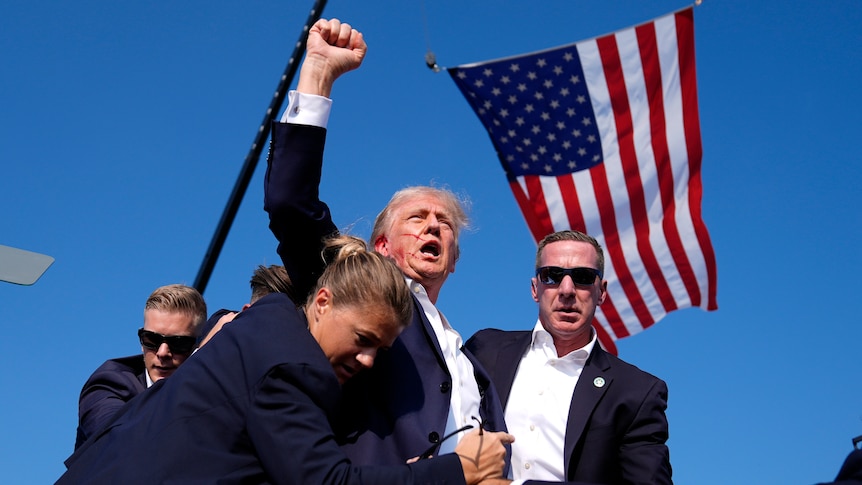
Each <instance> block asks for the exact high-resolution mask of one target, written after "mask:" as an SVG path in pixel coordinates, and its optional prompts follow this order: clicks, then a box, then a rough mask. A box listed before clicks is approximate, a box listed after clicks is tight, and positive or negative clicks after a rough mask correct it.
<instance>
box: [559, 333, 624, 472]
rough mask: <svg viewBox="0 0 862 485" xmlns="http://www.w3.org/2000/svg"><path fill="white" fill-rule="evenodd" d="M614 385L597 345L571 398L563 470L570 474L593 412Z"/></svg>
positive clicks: (602, 351) (604, 358)
mask: <svg viewBox="0 0 862 485" xmlns="http://www.w3.org/2000/svg"><path fill="white" fill-rule="evenodd" d="M611 382H613V375H612V374H611V372H610V361H609V360H608V358H607V354H605V351H604V350H602V349H601V348H600V347H599V346H598V345H596V346H595V347H594V348H593V351H592V352H591V353H590V358H589V359H587V363H586V365H584V370H583V372H581V376H580V377H579V378H578V384H577V386H575V392H574V393H573V394H572V403H571V405H570V406H569V420H568V422H567V424H566V444H565V454H564V456H563V458H564V463H563V465H564V470H569V465H570V460H571V457H572V455H573V454H574V451H575V446H576V445H577V444H578V441H580V439H581V436H582V435H583V433H584V429H585V428H586V425H587V421H588V420H589V419H590V416H592V414H593V410H594V409H595V408H596V405H597V404H598V403H599V401H600V400H601V398H602V396H604V394H605V392H606V391H607V390H608V388H609V387H610V385H611Z"/></svg>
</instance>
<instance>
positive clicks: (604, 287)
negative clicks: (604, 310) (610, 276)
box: [597, 280, 608, 305]
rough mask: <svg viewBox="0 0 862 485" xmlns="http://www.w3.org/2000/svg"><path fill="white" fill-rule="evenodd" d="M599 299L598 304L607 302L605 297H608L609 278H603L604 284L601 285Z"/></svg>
mask: <svg viewBox="0 0 862 485" xmlns="http://www.w3.org/2000/svg"><path fill="white" fill-rule="evenodd" d="M599 291H600V293H599V301H598V302H597V304H598V305H601V304H602V303H604V302H605V299H606V298H607V297H608V282H607V280H602V285H601V286H600V287H599Z"/></svg>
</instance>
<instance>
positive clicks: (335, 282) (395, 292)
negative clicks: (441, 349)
mask: <svg viewBox="0 0 862 485" xmlns="http://www.w3.org/2000/svg"><path fill="white" fill-rule="evenodd" d="M321 254H322V257H323V260H324V262H325V264H326V269H324V271H323V274H322V275H321V276H320V278H319V279H318V280H317V286H316V287H315V289H314V291H312V292H311V296H309V302H310V301H312V298H314V295H315V294H317V292H318V291H319V290H320V289H321V288H323V287H326V288H328V289H329V291H330V292H331V293H332V300H333V304H334V305H336V306H341V305H353V306H365V305H378V306H386V307H388V308H389V309H390V310H391V311H392V313H393V315H394V316H395V317H396V318H397V319H398V321H399V322H401V324H402V325H407V324H408V323H409V322H410V320H411V319H412V318H413V297H412V296H411V295H410V290H409V289H408V288H407V283H406V282H405V281H404V275H403V274H402V273H401V270H399V269H398V267H397V266H395V263H393V262H392V261H391V260H390V259H389V258H387V257H385V256H383V255H381V254H378V253H376V252H373V251H371V250H369V249H368V246H367V245H366V243H365V241H363V240H362V239H360V238H358V237H355V236H347V235H340V236H335V237H332V238H330V239H328V240H326V241H325V243H324V248H323V252H322V253H321Z"/></svg>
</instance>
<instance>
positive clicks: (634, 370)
mask: <svg viewBox="0 0 862 485" xmlns="http://www.w3.org/2000/svg"><path fill="white" fill-rule="evenodd" d="M596 347H597V348H596V349H594V350H593V354H594V355H602V356H603V357H604V358H605V359H607V361H608V363H609V364H610V365H611V367H612V368H613V370H614V372H615V373H616V374H617V375H619V376H623V377H625V378H629V379H631V380H635V381H641V382H644V383H647V382H648V383H650V385H653V384H654V383H656V382H660V383H661V384H662V385H665V386H667V384H665V382H664V380H662V379H660V378H658V377H656V376H654V375H652V374H650V373H649V372H647V371H645V370H643V369H641V368H640V367H638V366H636V365H634V364H630V363H628V362H626V361H625V360H623V359H621V358H619V357H617V356H616V355H613V354H611V353H608V352H606V351H605V350H603V349H599V348H598V344H597V345H596ZM599 352H600V353H601V354H598V353H599Z"/></svg>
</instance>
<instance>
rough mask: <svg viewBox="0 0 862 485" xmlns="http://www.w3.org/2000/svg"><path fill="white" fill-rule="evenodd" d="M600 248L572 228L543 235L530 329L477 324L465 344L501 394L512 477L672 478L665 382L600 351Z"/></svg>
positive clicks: (576, 479) (592, 480) (604, 286)
mask: <svg viewBox="0 0 862 485" xmlns="http://www.w3.org/2000/svg"><path fill="white" fill-rule="evenodd" d="M603 275H604V255H603V252H602V248H601V246H600V245H599V243H598V242H597V241H596V240H595V239H594V238H593V237H591V236H588V235H586V234H584V233H581V232H578V231H560V232H556V233H553V234H550V235H548V236H546V237H545V238H544V239H542V241H541V242H539V246H538V250H537V252H536V275H535V277H534V278H533V279H532V294H533V300H535V301H536V302H537V303H538V305H539V318H538V322H537V323H536V325H535V327H533V329H532V330H529V331H503V330H496V329H486V330H481V331H479V332H477V333H476V335H474V336H473V337H472V338H471V339H470V340H469V341H468V342H467V344H466V346H467V348H468V349H469V350H470V351H472V352H473V354H474V355H475V356H476V357H477V358H478V359H479V361H480V362H481V363H482V365H483V366H484V367H485V369H486V370H487V371H488V373H489V374H490V375H491V380H492V381H493V383H494V385H495V386H496V388H497V391H498V393H499V394H500V399H501V400H502V402H503V407H504V409H505V417H506V425H507V427H508V429H509V433H511V434H512V435H514V436H515V437H516V438H517V441H515V443H513V445H512V478H514V479H515V480H516V482H515V483H516V484H517V483H523V482H527V483H535V481H547V482H567V481H568V482H589V483H614V484H634V483H642V484H669V483H672V481H671V466H670V456H669V451H668V447H667V445H666V441H667V438H668V424H667V417H666V416H665V409H666V408H667V385H666V384H665V383H664V381H662V380H661V379H658V378H657V377H654V376H652V375H650V374H647V373H646V372H644V371H642V370H640V369H638V368H637V367H635V366H633V365H631V364H628V363H626V362H623V361H622V360H620V359H619V358H617V357H616V356H614V355H611V354H608V353H607V352H605V351H604V350H602V348H601V346H600V345H598V342H597V340H596V332H595V330H593V328H592V324H593V316H594V315H595V312H596V307H597V306H598V305H601V304H602V303H603V302H604V301H605V297H606V294H607V281H605V280H603V279H602V277H603Z"/></svg>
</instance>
